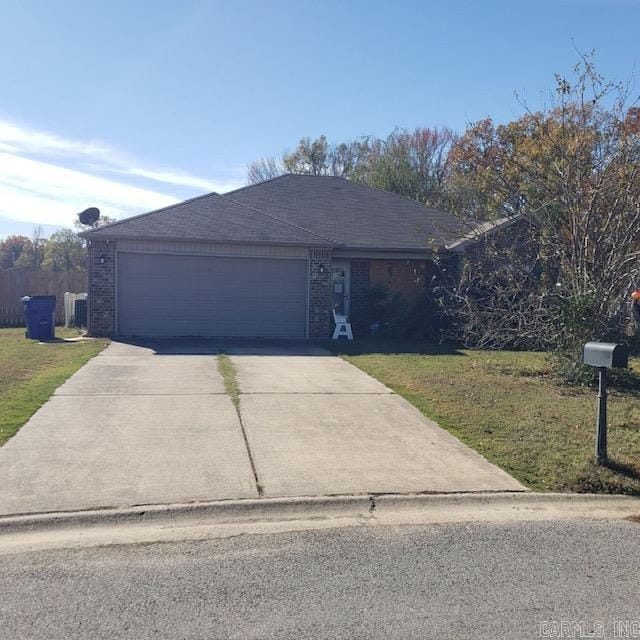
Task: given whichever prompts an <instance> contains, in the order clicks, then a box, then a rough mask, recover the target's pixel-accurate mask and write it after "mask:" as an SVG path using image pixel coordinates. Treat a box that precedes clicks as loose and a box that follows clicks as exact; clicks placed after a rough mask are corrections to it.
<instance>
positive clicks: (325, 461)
mask: <svg viewBox="0 0 640 640" xmlns="http://www.w3.org/2000/svg"><path fill="white" fill-rule="evenodd" d="M221 349H223V350H224V351H225V352H227V353H229V354H230V355H231V360H232V362H233V364H234V366H235V368H236V371H237V377H238V381H239V385H240V390H241V398H240V415H238V413H237V412H236V410H235V408H234V406H233V404H232V402H231V400H230V398H229V397H228V396H227V395H226V394H225V392H224V386H223V383H222V379H221V377H220V374H219V373H218V370H217V362H216V357H215V354H216V353H218V352H219V351H220V350H221ZM256 475H257V482H256ZM258 487H260V492H259V490H258ZM523 489H524V488H523V487H522V486H521V485H520V484H519V483H518V482H516V481H515V480H514V479H513V478H511V477H510V476H509V475H508V474H506V473H505V472H503V471H501V470H500V469H498V468H497V467H495V466H493V465H492V464H490V463H489V462H487V461H486V460H485V459H484V458H482V457H481V456H480V455H479V454H477V453H475V452H474V451H472V450H471V449H469V448H468V447H466V446H464V445H462V444H461V443H460V442H459V441H458V440H457V439H455V438H454V437H452V436H451V435H449V434H448V433H447V432H445V431H443V430H442V429H440V428H439V427H438V426H437V425H436V424H435V423H433V422H431V421H429V420H425V419H424V418H423V417H422V415H421V414H420V413H419V412H418V411H417V410H416V409H414V408H413V407H412V406H411V405H410V404H409V403H407V402H406V401H404V400H403V399H402V398H400V397H399V396H397V395H395V394H393V393H392V392H391V391H390V390H389V389H387V388H386V387H385V386H384V385H382V384H380V383H379V382H378V381H376V380H374V379H373V378H371V377H369V376H368V375H366V374H365V373H363V372H361V371H360V370H359V369H357V368H355V367H353V366H352V365H350V364H348V363H347V362H345V361H343V360H341V359H339V358H337V357H334V356H331V355H329V354H328V353H327V352H325V351H323V350H321V349H318V348H316V347H313V346H307V345H304V344H298V345H295V347H294V348H292V347H291V346H290V345H286V344H282V345H264V344H263V345H258V346H256V345H252V344H250V343H245V344H243V343H233V344H222V343H216V342H214V341H208V342H205V341H196V342H189V341H181V342H177V341H175V342H162V343H155V344H151V345H144V344H143V345H132V344H126V343H121V342H114V343H112V344H111V345H110V346H109V347H108V348H107V349H106V350H105V351H104V352H103V353H102V354H100V355H99V356H97V357H96V358H94V359H93V360H91V361H90V362H89V363H88V364H87V365H86V366H84V367H83V368H82V369H81V370H80V371H78V372H77V373H76V374H75V375H73V376H72V377H71V378H70V379H69V380H68V381H67V382H66V383H65V384H63V385H62V386H61V387H60V388H59V389H58V390H57V391H56V393H55V394H54V396H53V397H52V398H51V399H50V400H49V401H48V402H47V403H46V404H45V405H44V406H43V407H42V408H41V409H40V410H39V411H38V412H37V413H36V414H35V415H34V416H33V417H32V418H31V420H30V421H29V422H28V423H27V424H26V425H25V426H24V427H23V428H22V429H21V430H20V431H19V432H18V434H17V435H16V436H15V437H14V438H12V439H11V440H10V441H9V442H8V443H7V444H6V445H5V446H4V447H2V448H0V515H7V514H18V513H34V512H47V511H59V510H80V509H90V508H96V507H99V508H106V507H123V506H130V505H140V504H159V503H176V502H191V501H205V500H224V499H233V498H236V499H237V498H240V499H242V498H256V497H258V496H259V493H260V494H261V495H264V496H267V497H272V496H314V495H337V494H353V493H404V492H460V491H521V490H523Z"/></svg>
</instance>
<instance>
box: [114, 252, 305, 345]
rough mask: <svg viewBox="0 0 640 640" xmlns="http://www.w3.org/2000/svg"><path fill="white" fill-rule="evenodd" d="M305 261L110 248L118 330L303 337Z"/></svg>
mask: <svg viewBox="0 0 640 640" xmlns="http://www.w3.org/2000/svg"><path fill="white" fill-rule="evenodd" d="M307 287H308V273H307V261H306V260H297V259H283V258H277V259H275V258H221V257H212V256H186V255H167V254H164V255H163V254H150V253H118V281H117V292H118V296H117V298H118V314H117V315H118V334H119V335H121V336H234V337H268V338H289V337H291V338H293V337H296V338H303V337H305V333H306V326H307Z"/></svg>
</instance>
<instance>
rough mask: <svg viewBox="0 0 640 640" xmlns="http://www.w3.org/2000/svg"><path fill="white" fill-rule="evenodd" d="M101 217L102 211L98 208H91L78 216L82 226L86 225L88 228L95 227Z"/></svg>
mask: <svg viewBox="0 0 640 640" xmlns="http://www.w3.org/2000/svg"><path fill="white" fill-rule="evenodd" d="M99 217H100V209H98V208H97V207H89V208H88V209H85V210H84V211H83V212H82V213H79V214H78V219H79V220H80V222H81V223H82V224H86V225H88V226H93V225H94V224H95V223H96V222H97V221H98V218H99Z"/></svg>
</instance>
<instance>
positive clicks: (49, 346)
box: [0, 327, 106, 445]
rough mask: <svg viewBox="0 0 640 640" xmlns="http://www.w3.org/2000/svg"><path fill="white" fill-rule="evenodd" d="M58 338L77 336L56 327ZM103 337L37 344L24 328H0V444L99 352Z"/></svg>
mask: <svg viewBox="0 0 640 640" xmlns="http://www.w3.org/2000/svg"><path fill="white" fill-rule="evenodd" d="M56 335H57V337H58V338H65V337H73V336H76V335H78V334H77V331H75V330H74V329H63V328H60V327H58V328H57V329H56ZM105 345H106V341H104V340H87V341H82V342H64V341H62V340H59V341H55V342H48V343H44V344H39V343H38V342H35V341H34V340H26V339H25V337H24V329H21V328H18V329H0V445H2V444H3V443H4V442H6V441H7V440H8V439H9V438H10V437H11V436H13V435H14V434H15V433H16V432H17V431H18V429H19V428H20V427H21V426H22V425H23V424H24V423H25V422H26V421H27V420H28V419H29V418H30V417H31V415H33V413H35V411H36V410H37V409H38V408H39V407H40V406H41V405H42V404H43V403H44V402H46V400H47V399H48V398H49V396H50V395H51V394H52V393H53V392H54V391H55V389H56V388H57V387H58V386H60V385H61V384H62V383H63V382H64V381H65V380H66V379H67V378H68V377H69V376H70V375H71V374H72V373H74V372H75V371H77V370H78V369H79V368H80V367H81V366H82V365H83V364H85V363H86V362H87V361H88V360H89V359H91V358H92V357H93V356H95V355H96V354H98V353H99V352H100V351H101V350H102V349H103V348H104V347H105Z"/></svg>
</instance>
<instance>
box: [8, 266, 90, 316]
mask: <svg viewBox="0 0 640 640" xmlns="http://www.w3.org/2000/svg"><path fill="white" fill-rule="evenodd" d="M86 290H87V274H86V273H85V272H83V271H27V270H22V269H16V270H11V271H0V327H19V326H22V325H24V310H23V308H22V303H21V302H20V298H22V296H44V295H49V296H51V295H53V296H56V298H57V299H56V322H57V323H60V324H61V323H63V322H64V294H65V292H66V291H71V292H72V293H82V292H84V291H86Z"/></svg>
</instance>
